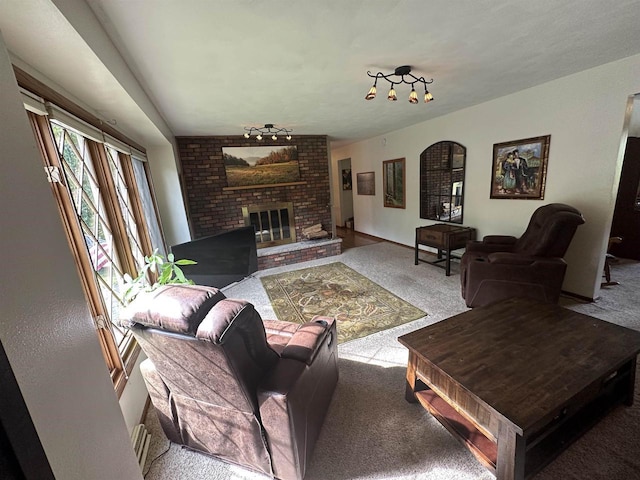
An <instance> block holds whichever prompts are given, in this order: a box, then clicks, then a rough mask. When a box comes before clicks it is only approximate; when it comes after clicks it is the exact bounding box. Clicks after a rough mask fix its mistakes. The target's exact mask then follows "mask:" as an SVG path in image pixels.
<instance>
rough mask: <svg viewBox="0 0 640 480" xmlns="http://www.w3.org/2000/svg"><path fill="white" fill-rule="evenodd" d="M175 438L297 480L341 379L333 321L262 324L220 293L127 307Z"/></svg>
mask: <svg viewBox="0 0 640 480" xmlns="http://www.w3.org/2000/svg"><path fill="white" fill-rule="evenodd" d="M121 323H122V324H125V325H127V326H129V327H130V328H131V329H132V331H133V334H134V335H135V337H136V339H137V340H138V342H139V343H140V345H141V347H142V349H143V351H144V353H145V354H146V355H147V357H148V359H146V360H145V361H143V362H142V365H141V370H142V374H143V377H144V380H145V383H146V385H147V388H148V390H149V395H150V397H151V400H152V402H153V405H154V406H155V409H156V411H157V414H158V417H159V420H160V424H161V425H162V428H163V430H164V432H165V434H166V436H167V438H168V439H169V440H171V441H172V442H175V443H178V444H180V445H184V446H186V447H189V448H191V449H194V450H198V451H200V452H204V453H207V454H209V455H212V456H214V457H217V458H219V459H221V460H224V461H227V462H231V463H234V464H238V465H241V466H243V467H246V468H249V469H251V470H254V471H257V472H260V473H263V474H266V475H269V476H272V477H275V478H278V479H282V480H300V479H302V478H303V477H304V473H305V470H306V467H307V465H308V464H309V460H310V458H311V454H312V452H313V449H314V446H315V443H316V440H317V438H318V435H319V432H320V429H321V427H322V424H323V420H324V418H325V414H326V412H327V410H328V407H329V403H330V401H331V397H332V394H333V391H334V389H335V386H336V383H337V380H338V367H337V349H336V344H337V335H336V323H335V321H334V319H333V318H329V317H316V318H314V319H313V320H312V321H311V322H308V323H305V324H297V323H289V322H282V321H277V320H264V321H263V320H262V319H261V317H260V315H259V314H258V312H257V311H256V310H255V309H254V307H253V305H251V304H250V303H248V302H246V301H243V300H234V299H228V298H226V297H225V295H224V294H223V293H222V292H221V291H219V290H218V289H216V288H213V287H204V286H195V285H168V286H163V287H160V288H158V289H157V290H155V291H152V292H145V293H142V294H140V295H138V297H136V299H135V300H134V301H133V302H132V303H131V304H130V305H129V306H128V307H127V308H126V310H125V311H124V313H123V315H122V316H121Z"/></svg>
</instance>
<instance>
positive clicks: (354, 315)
mask: <svg viewBox="0 0 640 480" xmlns="http://www.w3.org/2000/svg"><path fill="white" fill-rule="evenodd" d="M260 280H261V281H262V285H263V286H264V289H265V291H266V292H267V295H268V296H269V300H270V302H271V305H272V306H273V310H274V312H275V314H276V317H277V318H278V320H282V321H287V322H295V323H305V322H309V321H311V319H312V318H313V317H314V316H315V315H325V316H329V317H334V318H335V319H336V320H337V321H338V343H344V342H347V341H349V340H354V339H356V338H360V337H364V336H367V335H371V334H372V333H376V332H379V331H381V330H386V329H388V328H392V327H396V326H398V325H401V324H403V323H407V322H410V321H412V320H417V319H418V318H421V317H424V316H425V315H426V314H425V312H423V311H422V310H420V309H419V308H416V307H414V306H413V305H411V304H409V303H407V302H405V301H404V300H402V299H401V298H400V297H398V296H397V295H394V294H393V293H391V292H390V291H389V290H386V289H385V288H383V287H381V286H380V285H378V284H377V283H375V282H372V281H371V280H369V279H368V278H367V277H365V276H363V275H360V274H359V273H358V272H356V271H355V270H354V269H352V268H350V267H347V266H346V265H345V264H344V263H342V262H334V263H329V264H326V265H318V266H315V267H308V268H302V269H299V270H293V271H290V272H282V273H277V274H274V275H267V276H263V277H261V278H260Z"/></svg>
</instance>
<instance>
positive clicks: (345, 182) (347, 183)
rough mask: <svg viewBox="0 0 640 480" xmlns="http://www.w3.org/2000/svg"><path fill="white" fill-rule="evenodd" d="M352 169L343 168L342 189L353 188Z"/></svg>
mask: <svg viewBox="0 0 640 480" xmlns="http://www.w3.org/2000/svg"><path fill="white" fill-rule="evenodd" d="M351 188H352V184H351V169H350V168H344V169H343V170H342V190H351Z"/></svg>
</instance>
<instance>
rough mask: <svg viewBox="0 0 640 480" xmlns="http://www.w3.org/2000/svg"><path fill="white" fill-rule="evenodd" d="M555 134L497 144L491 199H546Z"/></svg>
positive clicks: (492, 172)
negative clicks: (550, 151)
mask: <svg viewBox="0 0 640 480" xmlns="http://www.w3.org/2000/svg"><path fill="white" fill-rule="evenodd" d="M550 143H551V135H546V136H544V137H534V138H525V139H522V140H513V141H511V142H503V143H496V144H494V145H493V164H492V166H491V197H490V198H512V199H514V198H517V199H534V200H543V199H544V187H545V183H546V180H547V162H548V161H549V144H550Z"/></svg>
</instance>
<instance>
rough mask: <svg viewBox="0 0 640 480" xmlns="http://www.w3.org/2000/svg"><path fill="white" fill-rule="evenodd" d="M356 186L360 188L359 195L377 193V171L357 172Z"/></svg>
mask: <svg viewBox="0 0 640 480" xmlns="http://www.w3.org/2000/svg"><path fill="white" fill-rule="evenodd" d="M356 187H357V188H358V195H375V194H376V177H375V172H364V173H358V174H356Z"/></svg>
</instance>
